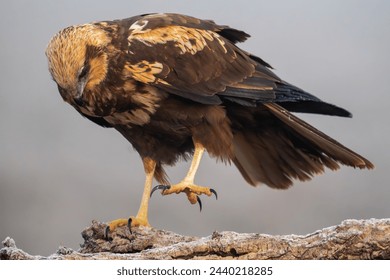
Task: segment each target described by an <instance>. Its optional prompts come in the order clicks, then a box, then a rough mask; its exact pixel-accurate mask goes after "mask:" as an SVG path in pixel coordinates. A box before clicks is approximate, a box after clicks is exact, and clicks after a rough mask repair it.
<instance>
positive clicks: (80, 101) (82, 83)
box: [73, 80, 87, 106]
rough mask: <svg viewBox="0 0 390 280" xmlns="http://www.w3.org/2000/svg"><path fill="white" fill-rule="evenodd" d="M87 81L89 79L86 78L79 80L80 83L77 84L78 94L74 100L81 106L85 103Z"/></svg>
mask: <svg viewBox="0 0 390 280" xmlns="http://www.w3.org/2000/svg"><path fill="white" fill-rule="evenodd" d="M86 83H87V81H85V80H81V81H79V83H78V84H77V88H76V94H75V95H74V97H73V100H74V102H75V103H76V104H77V105H79V106H82V105H83V104H84V101H83V94H84V88H85V85H86Z"/></svg>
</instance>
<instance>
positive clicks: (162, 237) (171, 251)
mask: <svg viewBox="0 0 390 280" xmlns="http://www.w3.org/2000/svg"><path fill="white" fill-rule="evenodd" d="M105 227H106V224H103V223H99V222H96V221H93V222H92V225H91V226H90V227H88V228H86V229H85V230H84V231H83V232H82V236H83V238H84V244H82V245H81V248H80V249H79V250H77V251H74V250H72V249H69V248H65V247H60V248H59V249H58V251H57V252H56V253H54V254H52V255H50V256H48V257H43V256H32V255H30V254H28V253H26V252H24V251H23V250H20V249H18V248H17V247H16V245H15V242H14V241H13V239H11V238H9V237H7V238H6V239H5V240H4V241H3V245H4V248H2V249H0V259H13V260H19V259H56V260H63V259H289V260H295V259H390V219H381V220H379V219H370V220H346V221H344V222H342V223H341V224H340V225H338V226H332V227H329V228H324V229H322V230H318V231H316V232H314V233H311V234H308V235H305V236H299V235H282V236H272V235H266V234H258V233H236V232H229V231H224V232H214V233H213V234H212V235H211V236H208V237H204V238H198V237H189V236H181V235H178V234H176V233H173V232H169V231H164V230H158V229H153V228H144V227H140V228H134V229H132V233H130V231H129V230H128V229H127V228H126V227H123V228H118V229H117V230H116V231H115V232H113V233H112V234H111V236H110V238H109V240H106V239H104V230H105Z"/></svg>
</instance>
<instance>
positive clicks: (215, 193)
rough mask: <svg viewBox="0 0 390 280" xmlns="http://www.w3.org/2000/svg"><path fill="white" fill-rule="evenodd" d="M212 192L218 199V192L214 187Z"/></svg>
mask: <svg viewBox="0 0 390 280" xmlns="http://www.w3.org/2000/svg"><path fill="white" fill-rule="evenodd" d="M210 192H211V193H213V194H214V195H215V199H218V194H217V192H216V191H215V190H214V189H210Z"/></svg>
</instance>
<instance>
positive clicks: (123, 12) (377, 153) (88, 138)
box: [0, 0, 390, 255]
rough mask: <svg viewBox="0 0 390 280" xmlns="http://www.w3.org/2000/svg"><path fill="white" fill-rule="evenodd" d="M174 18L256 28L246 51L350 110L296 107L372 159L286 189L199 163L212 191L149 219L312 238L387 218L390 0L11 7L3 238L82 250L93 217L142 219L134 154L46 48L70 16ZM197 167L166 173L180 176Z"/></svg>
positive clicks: (0, 123)
mask: <svg viewBox="0 0 390 280" xmlns="http://www.w3.org/2000/svg"><path fill="white" fill-rule="evenodd" d="M150 12H176V13H182V14H187V15H192V16H195V17H199V18H202V19H213V20H215V21H216V22H217V23H218V24H226V25H230V26H232V27H234V28H237V29H241V30H244V31H245V32H247V33H249V34H251V35H252V37H251V38H250V39H249V40H248V41H247V42H245V43H242V44H240V45H239V46H240V47H241V48H243V49H245V50H247V51H249V52H251V53H254V54H255V55H258V56H260V57H261V58H263V59H264V60H265V61H267V62H268V63H270V64H271V65H272V66H273V67H274V68H275V72H276V74H277V75H278V76H280V77H281V78H283V79H284V80H286V81H288V82H290V83H292V84H294V85H296V86H298V87H301V88H303V89H305V90H306V91H308V92H310V93H312V94H314V95H316V96H318V97H320V98H321V99H323V100H325V101H327V102H329V103H334V104H337V105H338V106H341V107H344V108H346V109H347V110H349V111H351V112H352V113H353V115H354V117H353V118H352V119H344V118H337V117H326V116H315V115H302V114H301V115H300V117H302V118H304V119H305V120H306V121H308V122H309V123H311V124H313V125H315V126H316V127H317V128H319V129H320V130H322V131H323V132H325V133H327V134H329V135H330V136H332V137H333V138H335V139H337V140H338V141H340V142H341V143H343V144H344V145H346V146H347V147H349V148H351V149H353V150H355V151H356V152H358V153H360V154H362V155H363V156H365V157H367V158H368V159H369V160H371V161H372V162H373V163H374V164H375V165H376V169H375V170H373V171H366V170H354V169H352V168H348V167H343V168H342V169H341V170H339V171H337V172H331V171H330V170H327V171H326V173H325V174H324V175H321V176H317V177H315V178H314V179H313V180H312V181H310V182H305V183H301V182H296V183H295V184H294V186H293V187H292V188H290V189H289V190H287V191H280V190H272V189H270V188H268V187H266V186H259V187H257V188H253V187H251V186H249V185H247V183H246V182H245V181H244V179H242V178H241V175H240V174H239V172H238V171H237V170H236V169H235V167H231V166H224V165H223V164H221V163H218V164H217V163H216V162H215V160H214V159H210V158H208V157H207V156H206V157H205V158H203V160H202V162H201V166H200V169H199V172H198V175H197V177H196V182H197V183H198V184H200V185H205V186H210V187H213V188H214V189H216V190H217V192H218V200H217V201H216V200H215V199H214V198H207V197H205V198H203V199H202V201H203V211H202V212H201V213H200V212H199V208H198V206H192V205H190V204H189V203H188V201H187V199H186V197H185V196H184V195H176V196H174V195H172V196H168V197H162V196H160V195H159V194H158V193H156V194H155V195H154V196H153V198H152V200H151V203H150V211H149V219H150V223H151V224H152V225H153V226H154V227H156V228H161V229H166V230H171V231H175V232H177V233H180V234H187V235H197V236H207V235H210V234H211V233H212V232H213V231H215V230H218V231H222V230H234V231H237V232H258V233H268V234H291V233H294V234H306V233H310V232H312V231H314V230H316V229H320V228H323V227H326V226H331V225H334V224H338V223H340V222H341V221H342V220H344V219H347V218H356V219H363V218H371V217H374V218H385V217H390V204H389V199H390V191H389V187H388V179H389V171H390V170H389V169H388V161H389V150H388V147H387V146H388V143H389V142H390V128H389V116H388V110H389V109H388V106H389V105H388V104H389V81H390V74H389V73H390V71H389V65H390V55H389V50H390V17H389V14H390V2H389V1H376V0H374V1H352V0H348V1H336V0H333V1H322V2H319V1H308V0H307V1H245V0H240V1H237V0H235V1H231V0H223V1H204V0H202V1H199V0H198V1H182V0H177V1H157V0H149V1H134V0H132V1H127V0H124V1H92V0H90V1H75V0H71V1H69V0H68V1H49V0H46V1H28V0H25V1H21V0H16V1H7V2H5V1H4V3H2V8H1V10H0V39H1V41H0V42H1V43H0V63H1V67H0V133H1V137H0V240H4V239H5V237H7V236H11V237H13V238H14V239H15V241H16V244H17V246H18V247H20V248H22V249H23V250H26V251H28V252H29V253H32V254H41V255H48V254H50V253H53V252H55V251H56V249H57V248H58V246H59V245H63V246H67V247H71V248H73V249H77V248H78V245H79V243H81V242H82V239H81V235H80V232H81V231H82V229H83V228H84V227H86V226H88V225H89V224H90V222H91V220H93V219H96V220H99V221H110V220H113V219H116V218H119V217H128V216H130V215H135V214H136V212H137V210H138V206H139V202H140V199H141V194H142V190H143V183H144V173H143V168H142V164H141V160H140V157H139V156H138V154H137V153H136V152H135V151H133V149H132V147H131V145H130V144H129V143H128V142H127V141H126V140H125V139H124V138H123V137H122V136H121V135H119V133H117V132H116V131H114V130H112V129H103V128H101V127H99V126H97V125H95V124H94V123H92V122H90V121H88V120H87V119H83V118H82V117H81V116H80V115H79V114H78V113H76V111H75V110H74V109H73V108H72V107H71V106H69V105H67V104H65V103H64V102H63V101H62V99H61V97H60V95H59V93H58V92H57V89H56V86H55V83H54V82H53V81H52V80H51V78H50V75H49V72H48V70H47V60H46V57H45V54H44V51H45V48H46V45H47V43H48V41H49V39H50V38H51V36H53V35H54V34H55V33H56V32H57V31H59V30H60V29H62V28H64V27H67V26H69V25H73V24H80V23H86V22H90V21H96V20H109V19H118V18H125V17H130V16H133V15H137V14H143V13H150ZM188 166H189V163H180V164H178V165H177V166H176V167H172V168H168V175H169V177H170V180H171V182H174V183H175V182H178V181H180V180H181V179H182V178H183V176H184V175H185V174H186V171H187V170H186V169H187V168H188Z"/></svg>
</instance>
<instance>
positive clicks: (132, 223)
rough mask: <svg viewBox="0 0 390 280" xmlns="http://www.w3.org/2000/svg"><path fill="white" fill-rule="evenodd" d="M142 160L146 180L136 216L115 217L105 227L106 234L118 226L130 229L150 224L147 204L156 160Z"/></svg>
mask: <svg viewBox="0 0 390 280" xmlns="http://www.w3.org/2000/svg"><path fill="white" fill-rule="evenodd" d="M142 162H143V164H144V169H145V174H146V180H145V186H144V192H143V194H142V199H141V204H140V206H139V210H138V213H137V216H135V217H134V216H130V218H128V219H117V220H114V221H111V222H110V223H109V225H108V226H107V228H106V236H107V234H108V232H109V231H113V230H114V229H115V228H117V227H120V226H126V225H127V226H129V228H130V230H131V227H136V226H147V227H150V224H149V222H148V206H149V199H150V191H151V188H152V184H153V176H154V171H155V168H156V162H155V161H154V160H152V159H151V158H147V157H146V158H143V160H142Z"/></svg>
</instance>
